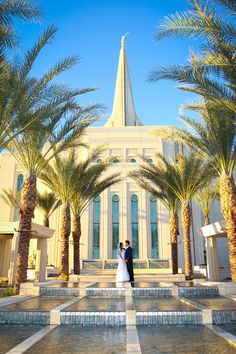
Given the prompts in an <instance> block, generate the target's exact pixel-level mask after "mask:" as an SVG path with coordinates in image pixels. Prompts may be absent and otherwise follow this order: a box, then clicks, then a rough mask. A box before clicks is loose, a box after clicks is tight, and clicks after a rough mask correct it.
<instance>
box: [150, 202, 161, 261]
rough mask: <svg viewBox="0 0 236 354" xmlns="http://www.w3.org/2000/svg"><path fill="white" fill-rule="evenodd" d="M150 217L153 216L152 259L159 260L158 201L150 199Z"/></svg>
mask: <svg viewBox="0 0 236 354" xmlns="http://www.w3.org/2000/svg"><path fill="white" fill-rule="evenodd" d="M150 215H151V220H150V221H151V240H152V258H154V259H157V258H159V252H158V233H157V199H156V198H155V197H154V196H151V197H150Z"/></svg>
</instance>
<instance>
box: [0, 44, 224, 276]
mask: <svg viewBox="0 0 236 354" xmlns="http://www.w3.org/2000/svg"><path fill="white" fill-rule="evenodd" d="M157 122H158V121H157ZM154 129H158V126H143V125H142V123H141V122H140V120H139V118H138V117H137V114H136V112H135V106H134V99H133V95H132V89H131V80H130V75H129V69H128V61H127V56H126V51H125V46H124V37H122V43H121V49H120V56H119V63H118V70H117V78H116V86H115V96H114V104H113V110H112V114H111V116H110V118H109V119H108V121H107V123H106V124H105V126H103V127H90V128H89V129H88V130H87V137H86V139H87V143H88V145H89V147H90V148H91V149H93V148H94V147H97V146H98V145H104V144H105V145H106V146H107V150H106V151H105V152H104V154H103V155H102V156H100V158H99V159H102V158H104V157H106V156H114V163H113V165H112V167H111V168H110V169H109V173H113V172H117V171H119V172H122V177H123V180H122V182H120V183H118V184H116V185H113V186H112V187H110V188H109V189H107V190H105V191H104V192H103V193H102V194H101V195H100V196H97V198H95V200H94V201H93V202H92V203H91V204H90V205H89V207H88V208H87V210H86V211H85V212H84V214H83V215H82V237H81V258H82V259H83V260H95V259H100V260H110V259H112V258H113V259H114V258H116V249H117V244H118V241H119V240H126V239H129V240H130V241H131V244H132V246H133V249H134V257H135V258H136V259H139V260H143V262H146V261H147V260H159V262H160V264H161V263H163V264H164V263H165V262H164V261H168V262H170V260H171V245H170V231H169V216H168V211H167V210H166V208H165V207H164V206H163V204H162V203H161V202H160V201H159V200H156V199H155V198H154V197H152V196H151V195H149V194H148V193H147V192H146V191H145V190H143V189H141V188H140V187H139V186H138V185H137V184H136V183H135V182H134V181H133V180H132V179H131V178H129V177H128V176H127V175H128V173H129V172H130V171H132V170H134V169H137V168H138V166H139V164H140V163H143V157H144V158H145V160H146V161H149V162H150V163H151V162H155V155H156V153H161V154H163V155H164V156H165V157H167V158H168V157H169V156H171V157H173V158H175V157H176V154H177V153H178V146H176V145H175V144H171V143H169V142H167V141H164V140H162V139H158V138H156V137H154V136H153V134H152V132H153V130H154ZM84 154H86V152H84ZM97 162H99V161H94V163H97ZM0 166H1V167H0V168H1V173H0V190H1V191H2V190H3V189H13V190H14V191H16V190H17V189H20V188H21V181H22V177H23V174H24V171H23V169H22V167H21V166H20V165H19V164H18V163H17V161H16V160H15V159H14V158H13V157H12V156H11V155H10V153H8V152H3V153H2V154H1V155H0ZM38 188H39V190H40V191H42V190H43V189H45V187H44V185H43V184H42V183H41V182H39V183H38ZM192 208H193V211H192V214H193V224H192V230H191V231H192V234H191V238H192V239H191V241H192V257H193V264H194V265H200V264H202V263H204V240H203V238H202V236H201V232H200V228H201V226H202V225H203V217H202V214H201V211H200V209H199V207H198V206H197V205H196V204H195V202H192ZM14 214H15V210H14V208H13V207H9V206H8V205H6V204H5V203H4V202H3V200H0V221H4V222H8V221H14ZM211 217H212V222H214V221H217V220H218V219H221V218H222V217H220V211H219V207H218V206H216V207H214V209H213V211H212V215H211ZM34 221H35V222H36V223H42V215H41V214H40V212H39V211H36V214H35V219H34ZM60 224H61V213H60V209H59V210H57V211H56V212H55V213H54V214H53V215H52V217H51V220H50V227H51V228H52V229H55V233H54V235H53V237H52V238H50V239H49V240H48V264H49V265H53V266H54V267H57V266H59V261H60V256H59V253H60V239H59V237H60V233H59V231H60ZM71 241H72V238H71ZM33 242H34V241H33V240H32V248H33ZM219 242H224V240H223V239H222V240H219ZM219 249H221V250H222V247H219ZM0 255H1V239H0ZM218 257H219V263H222V264H223V263H225V262H226V258H227V257H225V252H222V251H221V253H220V254H219V255H218ZM162 261H163V262H162ZM70 266H71V268H73V251H72V244H71V245H70ZM179 266H180V267H183V266H184V257H183V242H182V232H181V228H180V236H179ZM0 276H1V274H0Z"/></svg>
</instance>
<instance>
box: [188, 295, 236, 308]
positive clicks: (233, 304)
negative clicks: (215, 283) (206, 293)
mask: <svg viewBox="0 0 236 354" xmlns="http://www.w3.org/2000/svg"><path fill="white" fill-rule="evenodd" d="M193 300H194V301H195V302H197V303H199V304H201V305H203V306H204V307H205V308H209V309H211V310H215V311H221V310H223V311H236V301H234V300H231V299H228V298H226V297H224V296H217V297H210V298H207V297H204V298H199V297H197V298H193Z"/></svg>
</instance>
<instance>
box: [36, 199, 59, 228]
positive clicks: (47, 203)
mask: <svg viewBox="0 0 236 354" xmlns="http://www.w3.org/2000/svg"><path fill="white" fill-rule="evenodd" d="M60 204H61V202H60V200H58V199H57V198H56V196H55V194H54V193H52V192H44V193H39V192H38V195H37V208H38V209H39V210H40V211H41V212H42V213H43V225H44V226H46V227H49V219H50V217H51V215H52V213H53V212H54V211H55V210H56V209H57V208H58V207H59V206H60Z"/></svg>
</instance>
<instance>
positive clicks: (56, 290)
mask: <svg viewBox="0 0 236 354" xmlns="http://www.w3.org/2000/svg"><path fill="white" fill-rule="evenodd" d="M40 295H41V296H48V297H50V296H54V297H58V296H60V297H74V296H79V295H80V290H79V288H78V287H74V288H72V287H45V288H41V289H40Z"/></svg>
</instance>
